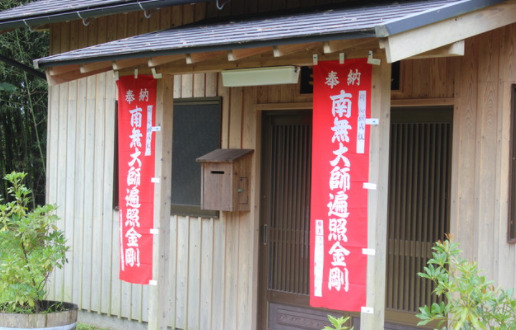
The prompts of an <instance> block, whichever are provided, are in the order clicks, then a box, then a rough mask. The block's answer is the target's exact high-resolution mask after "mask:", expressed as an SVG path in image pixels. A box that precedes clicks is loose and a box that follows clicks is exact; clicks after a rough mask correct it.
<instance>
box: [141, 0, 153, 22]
mask: <svg viewBox="0 0 516 330" xmlns="http://www.w3.org/2000/svg"><path fill="white" fill-rule="evenodd" d="M138 5H139V6H140V8H141V10H143V16H145V18H146V19H149V18H151V16H152V13H151V12H150V11H149V13H148V14H147V9H145V8H143V6H142V3H141V2H139V1H138Z"/></svg>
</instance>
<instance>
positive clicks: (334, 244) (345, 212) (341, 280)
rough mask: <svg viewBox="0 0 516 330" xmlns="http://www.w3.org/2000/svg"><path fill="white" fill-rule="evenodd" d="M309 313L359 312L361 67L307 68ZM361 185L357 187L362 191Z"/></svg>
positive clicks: (364, 147)
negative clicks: (310, 85) (310, 90)
mask: <svg viewBox="0 0 516 330" xmlns="http://www.w3.org/2000/svg"><path fill="white" fill-rule="evenodd" d="M313 75H314V98H313V102H314V104H313V138H312V144H313V146H312V192H311V215H310V222H311V223H310V225H311V227H310V305H311V306H313V307H324V308H329V309H335V310H344V311H351V312H359V311H360V310H361V307H362V306H365V305H366V271H367V255H365V254H363V249H364V248H367V196H368V190H367V189H365V188H366V187H367V182H368V178H369V126H367V125H366V119H367V118H369V116H370V109H371V80H372V68H371V65H370V64H368V63H367V59H346V61H345V63H344V64H340V63H339V62H338V61H320V62H319V64H318V65H315V66H314V68H313ZM364 184H365V185H364Z"/></svg>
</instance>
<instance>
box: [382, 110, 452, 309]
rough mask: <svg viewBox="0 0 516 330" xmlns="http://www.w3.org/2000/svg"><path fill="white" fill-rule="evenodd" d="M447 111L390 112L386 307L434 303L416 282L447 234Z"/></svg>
mask: <svg viewBox="0 0 516 330" xmlns="http://www.w3.org/2000/svg"><path fill="white" fill-rule="evenodd" d="M451 121H452V111H451V109H441V108H437V109H435V108H434V109H421V110H420V109H394V110H393V112H392V122H391V142H390V143H391V151H390V168H389V172H390V173H389V214H388V222H389V224H388V248H387V250H388V256H387V302H386V307H387V308H389V309H393V310H398V311H407V312H417V311H418V308H419V307H420V306H423V305H427V304H431V303H433V302H435V301H436V297H435V295H432V294H431V292H432V290H433V287H432V286H431V282H430V281H428V280H425V279H422V278H420V277H419V276H418V275H417V273H418V272H422V271H423V267H424V266H425V265H426V262H427V260H428V259H429V257H431V248H432V245H433V243H434V242H435V241H437V240H442V239H443V238H444V234H445V233H447V232H448V231H449V210H450V200H449V198H448V196H449V190H450V173H451V170H450V169H451V141H452V123H451Z"/></svg>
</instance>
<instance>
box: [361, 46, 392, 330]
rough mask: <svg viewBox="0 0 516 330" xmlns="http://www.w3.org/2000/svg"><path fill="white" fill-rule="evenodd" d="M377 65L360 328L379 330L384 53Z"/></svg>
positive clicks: (385, 157)
mask: <svg viewBox="0 0 516 330" xmlns="http://www.w3.org/2000/svg"><path fill="white" fill-rule="evenodd" d="M375 56H382V57H381V65H373V88H372V95H371V117H372V118H379V119H380V124H379V125H378V126H372V127H371V135H370V136H371V145H370V150H371V151H370V152H371V154H370V159H369V181H370V182H371V183H376V185H377V186H376V190H370V191H369V204H368V214H369V216H368V242H369V243H368V245H369V248H370V249H375V255H374V256H369V257H368V261H367V306H366V307H369V308H372V309H373V312H372V313H367V312H362V313H361V315H360V329H383V328H384V321H385V284H386V283H385V272H386V260H387V199H388V181H389V180H388V175H389V130H390V107H391V65H390V64H389V63H387V60H386V58H385V55H375Z"/></svg>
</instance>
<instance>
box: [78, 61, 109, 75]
mask: <svg viewBox="0 0 516 330" xmlns="http://www.w3.org/2000/svg"><path fill="white" fill-rule="evenodd" d="M99 70H104V71H109V70H113V63H111V62H95V63H87V64H83V65H81V66H80V68H79V71H80V72H81V73H88V72H93V71H99Z"/></svg>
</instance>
